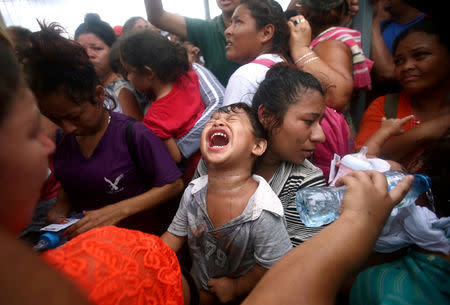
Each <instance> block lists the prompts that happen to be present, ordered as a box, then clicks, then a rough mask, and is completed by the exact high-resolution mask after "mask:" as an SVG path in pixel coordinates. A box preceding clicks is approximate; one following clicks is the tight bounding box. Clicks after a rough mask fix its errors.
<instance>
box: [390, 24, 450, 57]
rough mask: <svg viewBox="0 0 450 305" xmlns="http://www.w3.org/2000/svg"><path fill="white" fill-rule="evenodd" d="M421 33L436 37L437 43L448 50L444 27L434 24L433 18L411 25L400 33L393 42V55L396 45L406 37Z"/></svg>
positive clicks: (449, 48) (448, 45) (446, 32)
mask: <svg viewBox="0 0 450 305" xmlns="http://www.w3.org/2000/svg"><path fill="white" fill-rule="evenodd" d="M417 32H423V33H426V34H429V35H436V36H437V37H438V39H439V42H440V43H441V44H442V45H443V46H445V47H446V48H447V50H450V44H449V35H448V31H447V28H446V27H442V26H441V25H440V24H439V23H437V22H435V21H434V19H433V18H424V19H422V20H421V21H419V22H417V23H415V24H413V25H412V26H411V27H409V28H407V29H406V30H404V31H403V32H401V33H400V34H399V35H398V36H397V38H396V39H395V40H394V45H393V48H392V50H393V53H394V54H395V51H396V50H397V47H398V44H399V43H400V42H401V41H402V40H404V39H405V38H406V37H408V36H409V35H410V34H412V33H417Z"/></svg>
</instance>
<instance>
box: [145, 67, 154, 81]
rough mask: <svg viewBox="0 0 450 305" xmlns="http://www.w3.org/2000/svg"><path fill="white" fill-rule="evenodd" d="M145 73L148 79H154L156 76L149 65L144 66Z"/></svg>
mask: <svg viewBox="0 0 450 305" xmlns="http://www.w3.org/2000/svg"><path fill="white" fill-rule="evenodd" d="M144 75H145V78H146V79H148V80H150V81H151V80H153V78H155V72H154V71H153V70H152V68H150V67H149V66H144Z"/></svg>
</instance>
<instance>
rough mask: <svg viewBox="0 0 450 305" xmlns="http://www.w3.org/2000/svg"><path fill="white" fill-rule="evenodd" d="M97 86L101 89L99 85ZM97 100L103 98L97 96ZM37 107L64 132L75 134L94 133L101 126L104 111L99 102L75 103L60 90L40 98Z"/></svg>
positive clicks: (85, 134) (86, 134)
mask: <svg viewBox="0 0 450 305" xmlns="http://www.w3.org/2000/svg"><path fill="white" fill-rule="evenodd" d="M98 88H100V89H103V88H102V87H100V86H99V87H98ZM100 89H98V90H100ZM103 97H104V96H103ZM98 100H103V99H101V98H98ZM39 107H40V109H41V112H42V114H43V115H45V116H46V117H48V118H49V119H50V120H51V121H52V122H54V123H55V124H56V125H58V126H59V127H61V128H62V129H63V130H64V133H66V134H73V135H75V136H88V135H92V134H94V133H96V132H97V131H98V130H99V129H100V128H101V126H102V123H103V119H104V113H103V112H104V111H106V110H105V109H104V108H103V106H102V104H101V102H99V103H98V104H92V103H91V102H89V101H86V102H82V103H80V104H76V103H74V102H73V101H72V100H71V99H69V98H68V97H67V96H66V95H65V94H64V93H63V92H61V90H59V91H57V92H54V93H51V94H48V95H47V96H44V97H42V98H40V99H39Z"/></svg>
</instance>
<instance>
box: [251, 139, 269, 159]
mask: <svg viewBox="0 0 450 305" xmlns="http://www.w3.org/2000/svg"><path fill="white" fill-rule="evenodd" d="M266 148H267V140H266V139H263V138H256V139H255V145H253V149H252V154H253V155H254V156H256V157H260V156H262V154H263V153H264V152H265V151H266Z"/></svg>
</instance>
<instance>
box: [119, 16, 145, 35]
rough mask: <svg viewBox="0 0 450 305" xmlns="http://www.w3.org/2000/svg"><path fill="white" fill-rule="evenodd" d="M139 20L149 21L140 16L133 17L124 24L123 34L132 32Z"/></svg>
mask: <svg viewBox="0 0 450 305" xmlns="http://www.w3.org/2000/svg"><path fill="white" fill-rule="evenodd" d="M138 20H144V21H146V22H147V20H145V19H144V18H142V17H139V16H135V17H131V18H129V19H128V20H127V21H125V23H124V24H123V27H122V33H123V34H126V33H129V32H131V30H132V29H133V27H134V24H135V23H136V22H137V21H138Z"/></svg>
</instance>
